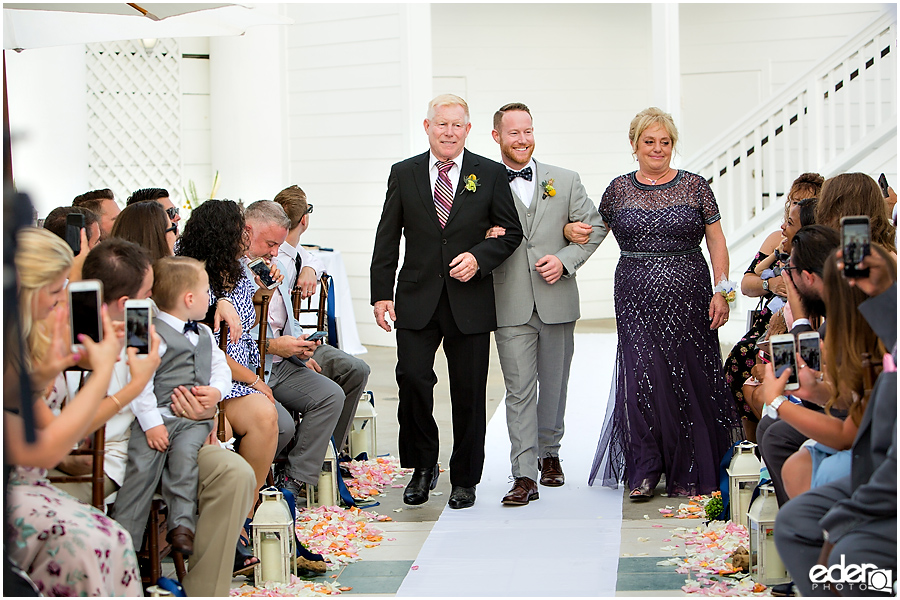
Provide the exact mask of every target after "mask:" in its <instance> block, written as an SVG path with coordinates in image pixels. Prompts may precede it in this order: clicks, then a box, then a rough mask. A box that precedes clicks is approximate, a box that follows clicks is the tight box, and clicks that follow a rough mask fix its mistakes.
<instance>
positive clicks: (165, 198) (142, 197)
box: [125, 188, 181, 235]
mask: <svg viewBox="0 0 900 600" xmlns="http://www.w3.org/2000/svg"><path fill="white" fill-rule="evenodd" d="M138 202H159V203H160V204H161V205H162V207H163V208H164V209H166V214H167V215H169V218H170V219H172V225H173V226H174V227H175V235H178V221H180V220H181V215H179V214H178V207H177V206H175V205H174V204H172V200H171V199H170V198H169V192H168V191H167V190H164V189H163V188H143V189H140V190H135V191H134V192H133V193H132V194H131V195H130V196H129V197H128V200H127V202H126V203H125V204H126V206H131V205H132V204H137V203H138Z"/></svg>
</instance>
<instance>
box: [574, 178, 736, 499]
mask: <svg viewBox="0 0 900 600" xmlns="http://www.w3.org/2000/svg"><path fill="white" fill-rule="evenodd" d="M599 210H600V214H601V215H602V216H603V219H604V221H606V223H607V224H608V225H609V227H610V229H611V230H612V232H613V234H614V235H615V237H616V242H617V243H618V244H619V248H620V250H621V258H620V259H619V264H618V266H617V267H616V274H615V307H616V326H617V330H618V349H617V355H616V369H615V374H614V376H613V391H612V395H611V398H610V402H609V406H608V408H607V414H606V419H605V422H604V425H603V430H602V433H601V435H600V442H599V444H598V446H597V453H596V455H595V457H594V464H593V467H592V469H591V474H590V479H589V482H590V483H591V484H592V485H593V483H594V481H595V479H596V478H597V477H600V478H601V482H602V484H603V485H606V486H612V487H615V486H616V485H617V483H618V482H619V481H627V482H628V484H629V487H630V488H634V487H636V486H637V485H638V484H640V483H641V482H642V481H643V480H644V479H650V480H651V482H652V480H654V479H658V478H659V476H660V475H661V474H664V475H665V477H666V490H667V491H668V493H669V495H677V496H684V495H694V494H708V493H709V492H711V491H713V490H716V489H718V488H719V461H720V460H721V459H722V457H723V456H724V454H725V452H726V451H727V450H728V448H729V447H730V446H731V444H732V442H733V440H735V439H737V436H739V431H740V425H739V422H738V420H737V415H736V414H735V411H734V406H733V403H732V401H731V397H730V394H729V393H728V389H727V386H726V384H725V379H724V377H723V374H722V358H721V354H720V351H719V336H718V333H717V332H716V331H714V330H711V329H710V328H709V325H710V319H709V303H710V299H711V298H712V284H711V277H710V272H709V266H708V265H707V263H706V260H705V259H704V258H703V254H701V251H700V243H701V241H702V240H703V238H704V235H705V231H706V230H705V228H706V225H709V224H712V223H715V222H716V221H718V220H719V219H720V215H719V208H718V205H717V204H716V199H715V197H714V196H713V193H712V190H711V189H710V188H709V185H708V184H707V183H706V180H705V179H703V178H702V177H700V176H698V175H694V174H693V173H688V172H686V171H679V172H678V174H677V175H676V176H675V179H673V180H672V181H670V182H668V183H664V184H660V185H644V184H642V183H640V182H638V181H637V179H636V177H635V173H630V174H627V175H621V176H619V177H617V178H615V179H613V181H612V182H610V184H609V187H608V188H607V189H606V192H605V193H604V194H603V199H602V201H601V202H600V207H599Z"/></svg>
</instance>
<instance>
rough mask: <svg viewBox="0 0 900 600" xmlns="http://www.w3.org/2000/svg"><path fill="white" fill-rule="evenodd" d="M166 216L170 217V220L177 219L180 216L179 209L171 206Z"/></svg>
mask: <svg viewBox="0 0 900 600" xmlns="http://www.w3.org/2000/svg"><path fill="white" fill-rule="evenodd" d="M166 214H167V215H169V218H170V219H174V218H175V217H177V216H178V207H177V206H170V207H169V208H167V209H166Z"/></svg>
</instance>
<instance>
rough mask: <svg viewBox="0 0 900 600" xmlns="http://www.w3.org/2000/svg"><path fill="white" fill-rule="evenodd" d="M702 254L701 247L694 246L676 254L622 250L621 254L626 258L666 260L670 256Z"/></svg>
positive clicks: (677, 251)
mask: <svg viewBox="0 0 900 600" xmlns="http://www.w3.org/2000/svg"><path fill="white" fill-rule="evenodd" d="M697 252H700V246H694V247H693V248H691V249H689V250H676V251H674V252H629V251H627V250H622V251H621V252H620V253H619V254H621V255H622V256H624V257H626V258H666V257H669V256H685V255H687V254H695V253H697Z"/></svg>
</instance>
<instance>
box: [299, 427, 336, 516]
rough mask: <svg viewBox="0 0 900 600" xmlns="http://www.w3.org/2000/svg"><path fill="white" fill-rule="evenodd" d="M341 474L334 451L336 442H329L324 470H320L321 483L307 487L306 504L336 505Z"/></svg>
mask: <svg viewBox="0 0 900 600" xmlns="http://www.w3.org/2000/svg"><path fill="white" fill-rule="evenodd" d="M340 476H341V472H340V470H339V469H338V462H337V456H336V454H335V452H334V444H332V443H331V442H328V446H327V447H326V448H325V460H324V461H323V462H322V470H321V471H320V472H319V484H318V485H317V486H315V488H313V489H310V487H311V486H307V487H306V506H307V507H310V508H311V507H313V506H334V505H336V504H337V501H338V498H339V495H338V481H337V478H338V477H340Z"/></svg>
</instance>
